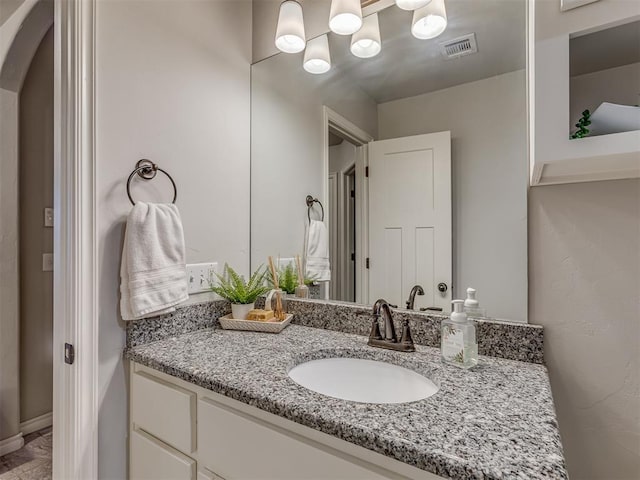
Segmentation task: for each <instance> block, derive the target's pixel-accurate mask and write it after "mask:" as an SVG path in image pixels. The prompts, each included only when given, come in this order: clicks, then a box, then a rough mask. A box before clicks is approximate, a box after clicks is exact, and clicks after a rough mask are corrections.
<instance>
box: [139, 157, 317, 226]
mask: <svg viewBox="0 0 640 480" xmlns="http://www.w3.org/2000/svg"><path fill="white" fill-rule="evenodd" d="M158 172H162V173H164V174H165V175H166V176H167V178H169V180H170V181H171V185H173V200H172V201H171V203H176V198H178V187H176V182H174V181H173V178H171V175H169V174H168V173H167V172H166V171H164V170H163V169H161V168H160V167H159V166H158V165H157V164H155V163H153V162H152V161H151V160H147V159H146V158H143V159H142V160H138V162H137V163H136V168H135V169H134V170H133V172H131V175H129V179H128V180H127V196H128V197H129V201H130V202H131V204H132V205H135V204H136V202H134V201H133V197H132V196H131V188H130V187H131V180H132V179H133V177H134V176H135V175H136V174H138V176H139V177H140V178H143V179H145V180H151V179H152V178H155V176H156V175H157V174H158ZM323 217H324V214H323Z"/></svg>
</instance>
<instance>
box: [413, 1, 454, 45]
mask: <svg viewBox="0 0 640 480" xmlns="http://www.w3.org/2000/svg"><path fill="white" fill-rule="evenodd" d="M446 28H447V10H446V8H445V5H444V0H432V1H431V2H429V4H428V5H427V6H425V7H422V8H419V9H418V10H415V11H414V12H413V22H412V23H411V33H412V34H413V36H414V37H416V38H419V39H421V40H429V39H431V38H436V37H437V36H439V35H440V34H442V32H444V31H445V29H446Z"/></svg>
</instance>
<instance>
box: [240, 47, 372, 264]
mask: <svg viewBox="0 0 640 480" xmlns="http://www.w3.org/2000/svg"><path fill="white" fill-rule="evenodd" d="M334 68H335V73H331V74H325V75H317V76H314V75H311V74H309V73H307V72H305V71H304V70H303V68H302V54H301V53H300V54H294V55H285V54H281V55H276V56H274V57H271V58H269V59H267V60H263V61H262V62H259V63H257V64H254V65H253V66H252V67H251V72H252V76H251V85H252V87H251V95H252V97H251V102H252V108H251V132H252V134H251V264H252V267H253V268H256V267H258V266H259V265H261V264H264V263H265V262H266V259H267V256H269V255H274V256H277V255H280V256H282V257H292V256H294V255H295V254H297V253H300V254H301V253H302V248H303V243H304V227H305V224H306V222H307V206H306V205H305V197H306V196H307V195H313V196H314V197H317V198H319V199H320V200H321V201H322V203H323V205H324V208H325V212H328V209H329V205H328V202H327V199H326V198H324V191H323V188H324V184H325V182H326V177H327V174H328V171H324V170H323V168H324V167H323V160H322V152H323V149H324V148H325V145H324V143H323V142H324V138H323V128H324V127H323V109H322V107H323V105H326V106H328V107H330V108H331V109H333V110H334V111H336V112H337V113H339V114H340V115H342V116H344V117H346V118H347V119H348V120H350V121H351V122H352V123H354V124H356V125H357V126H359V127H360V128H361V129H363V130H365V131H366V132H367V133H369V134H370V135H372V136H375V135H376V134H377V123H376V122H377V121H376V104H375V102H374V101H373V100H372V99H371V98H370V97H369V96H367V95H366V94H365V93H363V92H362V91H361V90H359V89H358V88H357V87H356V86H355V85H353V83H351V82H349V81H348V79H347V78H345V75H341V74H340V71H339V70H338V68H337V67H334Z"/></svg>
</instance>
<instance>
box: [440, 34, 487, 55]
mask: <svg viewBox="0 0 640 480" xmlns="http://www.w3.org/2000/svg"><path fill="white" fill-rule="evenodd" d="M440 49H441V51H442V56H443V57H444V58H458V57H464V56H465V55H471V54H472V53H476V52H477V51H478V44H477V43H476V34H475V33H470V34H468V35H465V36H463V37H458V38H454V39H452V40H447V41H446V42H442V43H441V44H440Z"/></svg>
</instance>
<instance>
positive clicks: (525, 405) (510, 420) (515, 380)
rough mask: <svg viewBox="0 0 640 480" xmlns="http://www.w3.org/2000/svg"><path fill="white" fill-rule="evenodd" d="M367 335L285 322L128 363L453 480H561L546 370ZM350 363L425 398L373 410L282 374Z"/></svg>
mask: <svg viewBox="0 0 640 480" xmlns="http://www.w3.org/2000/svg"><path fill="white" fill-rule="evenodd" d="M366 340H367V339H366V338H365V337H362V336H358V335H352V334H347V333H341V332H334V331H328V330H323V329H319V328H310V327H303V326H298V325H290V326H289V327H288V328H286V329H285V330H284V331H283V332H282V333H280V334H279V335H273V334H263V333H252V332H236V331H225V330H219V329H206V330H199V331H195V332H191V333H185V334H182V335H179V336H175V337H171V338H167V339H164V340H159V341H155V342H152V343H146V344H142V345H139V346H134V347H130V348H128V349H127V350H126V351H125V356H126V358H128V359H130V360H133V361H135V362H138V363H140V364H142V365H146V366H148V367H151V368H154V369H157V370H159V371H162V372H164V373H167V374H169V375H173V376H175V377H178V378H181V379H183V380H186V381H188V382H191V383H194V384H196V385H199V386H201V387H204V388H206V389H209V390H212V391H214V392H217V393H220V394H222V395H226V396H228V397H230V398H233V399H235V400H239V401H241V402H243V403H246V404H249V405H253V406H255V407H258V408H260V409H262V410H265V411H267V412H270V413H273V414H276V415H279V416H282V417H284V418H287V419H289V420H292V421H294V422H297V423H300V424H302V425H306V426H308V427H311V428H313V429H316V430H319V431H322V432H325V433H327V434H329V435H333V436H335V437H338V438H341V439H343V440H346V441H348V442H351V443H354V444H356V445H360V446H362V447H365V448H367V449H370V450H373V451H376V452H378V453H381V454H383V455H387V456H389V457H392V458H395V459H397V460H400V461H402V462H404V463H407V464H409V465H413V466H415V467H417V468H420V469H423V470H426V471H429V472H432V473H435V474H437V475H441V476H444V477H450V478H454V479H511V478H519V479H523V478H526V479H566V478H568V476H567V472H566V468H565V462H564V457H563V453H562V445H561V442H560V433H559V431H558V425H557V421H556V416H555V411H554V407H553V398H552V396H551V388H550V385H549V379H548V375H547V370H546V368H545V367H544V366H542V365H537V364H532V363H524V362H518V361H513V360H504V359H499V358H492V357H481V361H480V364H479V365H478V366H477V367H475V368H474V369H472V370H470V371H465V370H461V369H458V368H456V367H453V366H449V365H444V364H442V363H441V362H440V356H439V350H438V349H435V348H431V347H422V346H417V352H415V353H400V352H393V351H388V350H382V349H378V348H371V347H368V346H367V345H366ZM335 356H350V357H355V358H365V359H372V360H381V361H386V362H390V363H394V364H397V365H400V366H404V367H407V368H410V369H412V370H415V371H417V372H419V373H422V374H424V375H425V376H427V377H429V378H430V379H431V380H433V381H434V382H435V383H436V384H438V385H439V387H440V389H439V391H438V392H437V393H436V394H435V395H434V396H432V397H429V398H427V399H424V400H420V401H417V402H412V403H404V404H386V405H374V404H363V403H354V402H351V401H346V400H340V399H336V398H331V397H327V396H324V395H321V394H318V393H315V392H312V391H310V390H307V389H306V388H304V387H302V386H300V385H298V384H296V383H295V382H294V381H293V380H291V379H290V378H289V377H288V375H287V372H288V370H289V369H290V368H291V367H293V366H294V365H296V364H299V363H302V362H304V361H306V360H312V359H319V358H327V357H335Z"/></svg>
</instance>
